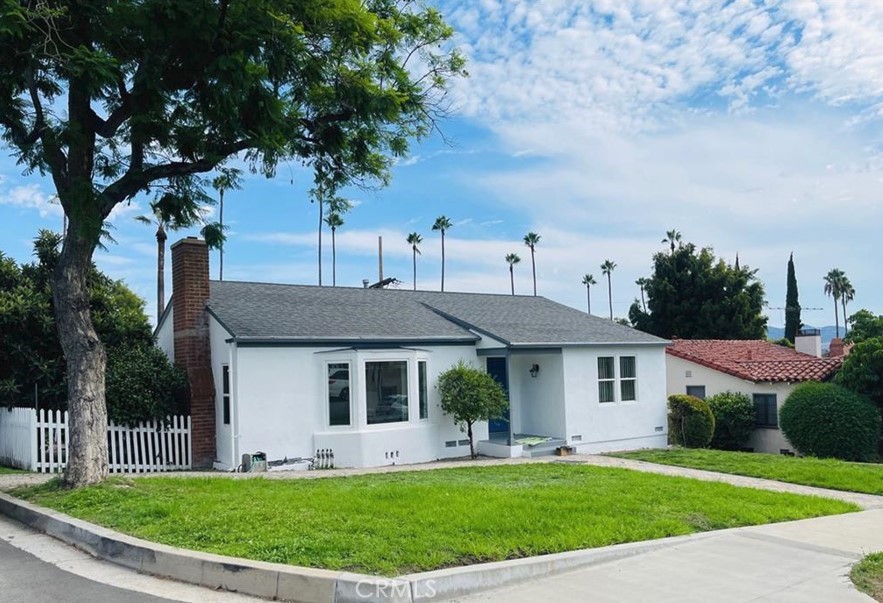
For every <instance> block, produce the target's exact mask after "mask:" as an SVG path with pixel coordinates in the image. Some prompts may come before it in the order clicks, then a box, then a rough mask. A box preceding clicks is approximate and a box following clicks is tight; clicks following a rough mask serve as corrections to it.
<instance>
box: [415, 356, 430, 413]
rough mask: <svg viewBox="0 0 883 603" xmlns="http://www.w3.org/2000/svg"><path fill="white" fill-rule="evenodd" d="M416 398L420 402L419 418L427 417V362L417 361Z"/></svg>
mask: <svg viewBox="0 0 883 603" xmlns="http://www.w3.org/2000/svg"><path fill="white" fill-rule="evenodd" d="M417 400H418V402H419V403H420V404H419V406H420V410H419V416H420V419H421V420H423V419H428V418H429V375H428V374H427V362H426V361H425V360H418V361H417Z"/></svg>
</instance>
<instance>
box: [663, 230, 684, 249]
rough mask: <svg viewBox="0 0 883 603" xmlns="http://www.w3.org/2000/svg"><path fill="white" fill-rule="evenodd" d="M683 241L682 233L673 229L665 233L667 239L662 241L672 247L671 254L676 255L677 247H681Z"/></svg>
mask: <svg viewBox="0 0 883 603" xmlns="http://www.w3.org/2000/svg"><path fill="white" fill-rule="evenodd" d="M681 240H682V237H681V233H680V232H679V231H677V230H675V229H671V230H667V231H665V238H664V239H662V242H663V243H667V244H668V245H669V246H670V247H671V254H672V255H674V253H675V247H676V246H677V245H680V243H681Z"/></svg>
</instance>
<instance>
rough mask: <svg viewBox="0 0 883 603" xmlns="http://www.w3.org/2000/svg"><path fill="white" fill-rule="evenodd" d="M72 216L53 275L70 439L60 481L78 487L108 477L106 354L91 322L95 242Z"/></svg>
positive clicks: (70, 486)
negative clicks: (90, 307)
mask: <svg viewBox="0 0 883 603" xmlns="http://www.w3.org/2000/svg"><path fill="white" fill-rule="evenodd" d="M81 230H82V229H81V228H80V227H79V224H78V223H77V221H76V220H72V221H71V224H70V226H69V228H68V231H67V235H66V236H65V239H64V248H63V249H62V252H61V257H60V258H59V261H58V265H57V266H56V268H55V273H54V275H53V279H52V295H53V300H54V302H55V318H56V322H57V325H58V336H59V339H60V340H61V347H62V349H63V350H64V358H65V361H66V363H67V381H68V387H67V391H68V409H69V417H70V419H69V424H68V445H69V450H70V456H69V457H68V459H67V469H65V472H64V485H65V486H67V487H69V488H78V487H81V486H87V485H89V484H96V483H98V482H101V481H103V480H104V479H105V478H106V477H107V407H106V406H105V402H104V369H105V366H106V364H107V355H106V353H105V351H104V346H103V345H102V343H101V340H100V339H98V334H97V333H96V332H95V328H94V327H93V325H92V315H91V312H90V310H89V298H90V292H89V286H88V284H87V275H88V274H89V271H90V269H91V264H92V252H93V250H94V245H92V244H91V243H90V242H89V241H87V240H85V239H84V238H83V237H82V235H81V234H80V231H81Z"/></svg>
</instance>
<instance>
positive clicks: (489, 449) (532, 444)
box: [478, 433, 567, 458]
mask: <svg viewBox="0 0 883 603" xmlns="http://www.w3.org/2000/svg"><path fill="white" fill-rule="evenodd" d="M566 445H567V441H566V440H564V439H562V438H553V437H551V436H539V435H535V434H527V433H516V434H513V435H512V445H511V446H510V445H509V441H508V437H506V436H505V435H503V436H493V437H491V438H490V439H487V440H481V441H480V442H479V443H478V450H479V452H480V453H481V454H484V455H486V456H493V457H499V458H517V457H526V458H534V457H539V456H552V455H554V454H555V449H556V448H559V447H561V446H566Z"/></svg>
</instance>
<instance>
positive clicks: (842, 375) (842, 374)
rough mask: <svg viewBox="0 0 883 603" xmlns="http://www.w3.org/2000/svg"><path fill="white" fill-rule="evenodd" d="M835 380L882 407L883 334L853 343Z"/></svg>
mask: <svg viewBox="0 0 883 603" xmlns="http://www.w3.org/2000/svg"><path fill="white" fill-rule="evenodd" d="M835 381H836V383H838V384H840V385H842V386H843V387H845V388H847V389H850V390H852V391H854V392H856V393H859V394H862V395H863V396H866V397H868V398H870V399H871V400H873V401H874V402H876V403H877V404H878V405H879V406H880V408H881V409H883V336H881V337H872V338H870V339H864V340H862V341H859V343H857V344H855V347H854V348H852V351H850V352H849V355H848V356H846V358H844V359H843V366H842V367H841V368H840V370H839V371H838V372H837V377H835Z"/></svg>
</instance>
